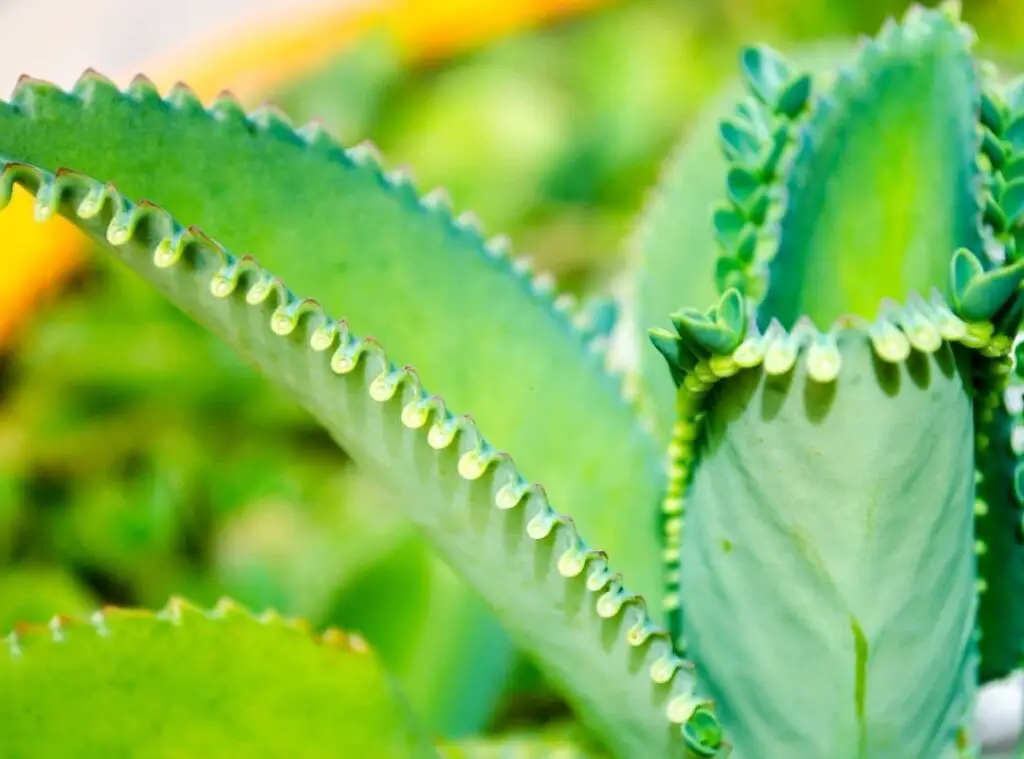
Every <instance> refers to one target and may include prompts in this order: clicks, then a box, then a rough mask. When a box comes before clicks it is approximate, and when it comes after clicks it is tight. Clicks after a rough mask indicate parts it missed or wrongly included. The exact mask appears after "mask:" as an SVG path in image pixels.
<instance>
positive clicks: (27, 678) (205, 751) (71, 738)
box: [0, 600, 437, 759]
mask: <svg viewBox="0 0 1024 759" xmlns="http://www.w3.org/2000/svg"><path fill="white" fill-rule="evenodd" d="M0 693H3V694H4V695H3V698H0V725H2V726H3V730H2V731H0V753H2V754H3V756H4V757H7V759H37V758H38V757H43V756H54V757H56V756H60V757H64V758H65V759H94V758H95V757H120V758H121V759H131V758H135V757H137V758H138V759H143V757H145V759H161V758H163V757H167V758H168V759H169V758H170V757H185V756H189V757H201V756H202V757H207V756H208V757H215V756H225V757H226V756H241V755H244V756H247V757H253V759H259V758H263V757H265V758H266V759H271V758H272V757H273V758H275V759H276V758H277V757H282V756H288V757H294V758H295V759H302V758H303V757H309V759H313V757H316V759H330V758H331V757H337V759H345V758H346V757H356V756H365V757H370V756H372V757H380V758H381V759H414V758H415V759H431V758H433V757H437V753H436V751H435V750H434V748H433V747H432V746H431V745H430V743H429V742H428V741H427V740H426V739H425V738H424V737H423V736H422V735H421V733H420V731H419V730H418V729H417V728H415V727H411V725H412V724H413V721H412V715H411V713H410V712H409V711H408V708H407V707H406V705H405V703H404V702H403V701H402V699H401V696H400V695H399V694H398V693H397V692H396V691H395V687H394V685H393V683H392V682H391V681H390V678H389V677H388V676H387V674H386V673H384V672H383V671H382V670H381V668H380V666H379V664H378V663H377V661H376V659H375V658H374V657H373V656H372V655H371V654H370V653H368V652H367V651H366V650H365V644H362V643H361V642H360V641H359V640H358V639H352V638H349V637H347V636H344V635H341V634H338V633H331V634H329V635H328V636H326V637H325V638H323V639H321V640H317V639H314V638H313V637H312V636H311V635H310V633H309V632H308V631H307V630H306V629H304V628H302V627H301V626H298V625H295V624H292V623H287V622H284V621H282V620H281V619H280V618H276V617H262V618H257V617H255V616H253V615H251V614H249V613H248V612H246V611H244V610H242V609H241V608H239V607H237V606H234V605H232V604H221V605H218V607H217V608H216V609H214V610H213V611H211V612H208V613H207V612H203V611H200V610H198V609H196V608H195V607H192V606H190V605H188V604H185V603H183V602H181V601H177V600H174V601H172V602H171V603H170V604H168V606H167V607H166V608H165V609H164V610H163V611H162V612H160V613H158V614H151V613H149V612H140V611H125V610H119V609H112V610H108V611H106V612H101V613H97V614H94V615H92V616H91V617H89V618H88V619H87V620H86V619H81V620H77V621H74V622H71V621H67V620H59V619H58V622H57V623H55V624H51V625H49V626H47V625H41V626H35V627H22V628H19V629H17V630H16V631H15V632H14V633H12V634H10V635H8V636H7V638H6V645H5V646H0Z"/></svg>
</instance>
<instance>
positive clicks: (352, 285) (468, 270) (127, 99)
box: [0, 72, 663, 590]
mask: <svg viewBox="0 0 1024 759" xmlns="http://www.w3.org/2000/svg"><path fill="white" fill-rule="evenodd" d="M0 135H2V136H0V154H2V155H6V156H7V157H9V158H11V159H12V160H24V161H28V162H31V163H34V164H37V165H39V166H41V167H42V168H45V169H47V170H49V171H51V172H55V171H56V170H57V169H58V168H60V167H72V168H74V169H76V170H78V171H81V172H83V173H85V174H88V175H90V176H93V177H96V178H98V179H99V180H100V181H102V182H107V181H116V182H117V183H118V187H119V188H120V189H121V191H123V192H124V193H126V195H127V196H129V197H133V198H145V199H147V200H151V201H153V202H155V203H158V204H160V205H161V206H162V207H165V208H167V210H168V211H169V212H170V213H172V214H173V215H174V216H175V217H177V218H181V219H187V220H190V222H193V223H197V224H201V225H202V229H203V232H205V233H206V234H208V235H210V236H211V237H213V238H215V239H217V240H221V241H223V242H224V244H226V245H228V246H230V247H231V248H232V249H234V250H237V251H240V252H244V253H246V254H250V255H252V256H254V257H255V258H256V259H257V260H258V261H259V262H260V264H261V265H263V266H266V267H267V268H269V269H270V270H272V271H274V272H275V274H277V275H279V276H281V277H282V278H284V280H285V281H287V282H288V283H289V285H290V286H292V287H294V288H296V289H297V290H298V291H300V292H304V293H315V294H316V295H317V297H318V298H319V299H320V302H322V303H323V304H324V306H325V307H326V308H329V309H332V310H336V311H338V312H341V313H344V314H345V316H346V318H349V319H351V320H352V321H353V322H354V323H356V324H359V325H361V329H363V330H366V331H367V332H369V333H370V334H372V335H373V337H375V338H376V339H379V340H380V341H381V342H382V343H383V344H385V345H387V346H388V348H389V350H391V351H393V352H394V354H395V355H396V356H397V357H398V358H399V360H401V361H402V362H407V363H409V364H412V365H414V366H416V367H417V370H418V372H419V373H420V374H421V376H422V378H423V380H424V382H426V383H427V384H429V385H430V386H431V387H438V388H441V389H443V390H444V392H445V398H446V399H447V400H448V401H449V402H450V403H452V404H453V405H455V406H456V407H458V408H469V409H473V412H474V418H475V419H476V420H477V421H478V422H480V423H481V424H482V425H483V426H484V427H485V428H486V429H488V430H491V432H490V434H491V436H492V438H493V440H494V443H495V444H496V445H500V446H502V447H503V448H506V449H509V450H515V451H517V452H519V453H518V455H519V457H520V459H521V461H520V465H521V466H522V467H523V469H524V471H526V472H529V473H530V476H531V477H534V478H536V479H538V480H540V481H543V482H544V484H545V488H547V490H548V491H549V492H550V493H551V495H552V497H554V498H555V499H557V500H559V501H572V502H575V503H578V504H579V512H578V513H576V514H574V517H575V518H576V519H577V520H579V522H580V524H581V525H582V526H583V527H584V529H586V530H587V532H588V534H590V535H592V536H594V537H595V539H597V540H600V541H601V544H602V545H603V546H605V547H607V548H608V549H609V550H611V551H614V552H615V553H616V554H621V555H622V557H623V559H622V560H623V565H624V566H623V568H624V569H625V570H626V571H628V572H629V573H630V575H631V576H632V577H634V578H635V579H634V582H635V583H636V584H637V587H638V588H639V589H641V590H653V589H654V588H656V587H657V582H656V577H657V573H656V572H655V571H653V570H652V569H651V568H649V567H648V566H647V562H646V560H645V559H646V556H647V555H649V553H650V552H651V551H654V550H656V547H655V542H654V531H653V530H644V529H635V527H634V515H633V514H632V513H631V511H630V510H629V509H607V508H602V504H605V503H609V502H613V503H626V502H630V503H654V502H655V501H656V499H657V493H658V489H659V488H660V486H661V480H662V476H663V475H662V472H661V468H660V466H659V465H658V451H657V448H656V447H655V446H654V443H653V441H652V440H651V439H650V438H649V436H648V435H647V434H646V433H645V432H643V430H642V429H641V428H640V426H639V425H638V422H637V420H636V418H635V410H634V409H633V407H632V406H631V405H630V404H628V403H626V402H624V401H623V399H622V398H621V387H620V381H619V380H617V379H615V378H613V377H611V376H609V375H607V374H606V373H605V372H604V371H603V363H602V361H603V357H602V356H601V355H600V354H595V353H593V352H592V351H591V350H590V349H589V342H588V340H587V339H586V335H584V334H582V333H580V332H579V331H577V330H575V329H574V327H573V326H572V323H571V322H572V318H571V317H572V315H571V314H567V313H565V312H564V311H562V310H560V309H558V308H556V307H555V305H554V297H555V296H554V294H553V293H551V292H549V291H547V290H545V289H543V288H544V286H545V285H544V284H543V283H542V282H536V283H535V282H533V280H532V279H531V276H530V273H529V272H526V273H521V272H520V271H518V270H517V269H516V267H515V264H514V262H513V261H512V260H511V259H510V258H509V257H508V255H507V251H506V250H505V248H504V245H505V242H504V241H503V240H501V239H497V238H496V239H492V240H491V241H490V242H489V243H485V240H484V238H483V237H481V235H480V233H479V232H478V230H477V229H476V228H475V223H474V220H473V219H472V217H471V216H469V215H459V216H456V215H455V214H454V213H453V212H452V211H451V209H449V208H448V207H447V206H446V205H445V204H444V200H443V198H442V197H441V196H440V195H436V194H435V195H430V196H428V197H426V198H421V197H420V196H419V194H418V192H417V190H416V189H415V188H414V187H413V185H412V183H411V181H410V178H409V176H408V174H406V173H403V172H401V171H394V172H385V171H384V170H383V169H381V167H380V166H379V164H378V163H377V160H376V158H375V156H374V153H373V151H372V150H371V149H369V148H367V147H365V146H361V147H359V148H358V149H352V150H349V151H347V152H346V151H344V150H342V149H341V148H339V147H338V146H337V145H336V144H335V143H334V142H333V141H332V140H331V138H330V137H329V136H328V135H327V134H325V133H324V132H323V131H322V130H318V128H317V127H316V126H315V125H314V126H311V127H309V128H307V129H304V130H302V131H301V132H296V131H294V130H293V129H292V127H291V126H290V125H289V124H288V122H287V120H286V119H285V117H284V116H283V115H282V114H281V113H279V112H277V111H276V110H273V109H261V110H258V111H256V112H255V113H253V114H252V115H251V117H249V118H247V117H246V116H245V114H244V112H243V111H242V110H241V108H240V107H239V106H238V104H237V103H235V102H234V101H232V100H230V99H227V98H221V99H219V100H218V101H216V102H215V103H214V104H213V105H211V107H210V108H209V110H204V108H203V107H202V105H201V104H200V103H199V102H198V101H197V100H196V99H195V98H194V96H193V95H192V94H191V93H190V92H189V91H188V90H187V89H185V88H183V87H179V88H177V89H175V90H174V91H173V92H172V93H170V95H168V97H167V99H166V100H163V99H161V98H160V96H159V94H158V93H157V91H156V90H155V89H154V88H153V87H152V85H151V84H149V83H148V82H146V81H145V80H144V79H136V80H135V82H134V83H133V85H132V86H131V87H130V89H129V91H128V92H127V93H121V92H119V91H118V90H117V89H116V88H115V87H114V86H113V85H111V84H110V83H109V82H107V81H106V80H104V79H103V78H102V77H100V76H99V75H97V74H95V73H91V72H90V73H88V74H86V75H85V76H83V78H82V79H81V80H80V81H79V82H78V84H77V85H76V86H75V88H74V90H73V92H71V93H65V92H62V91H61V90H60V89H58V88H57V87H55V86H53V85H50V84H47V83H43V82H39V81H34V80H23V81H22V83H21V84H20V86H19V87H18V88H17V90H16V92H15V94H14V95H13V96H12V98H11V102H10V104H9V105H2V106H0ZM127 145H131V148H130V149H128V148H126V146H127ZM90 202H92V201H91V200H90ZM409 241H415V242H414V243H413V244H410V242H409ZM456 303H457V304H458V306H459V307H458V308H453V304H456ZM556 365H557V366H558V367H559V371H557V372H552V371H551V367H552V366H556ZM552 422H554V423H552ZM532 430H541V431H540V432H533V431H532ZM583 430H585V431H586V434H585V435H581V434H580V432H581V431H583Z"/></svg>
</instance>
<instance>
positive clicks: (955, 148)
mask: <svg viewBox="0 0 1024 759" xmlns="http://www.w3.org/2000/svg"><path fill="white" fill-rule="evenodd" d="M980 98H981V92H980V85H979V80H978V76H977V74H976V72H975V67H974V62H973V59H972V58H971V55H970V41H969V39H968V36H967V34H966V32H965V31H964V29H963V28H961V26H960V25H959V23H958V22H957V21H955V20H953V19H951V18H950V17H949V15H948V14H947V13H946V12H944V11H931V10H923V9H921V8H916V9H915V10H913V11H912V12H911V13H909V14H908V17H907V19H906V20H905V21H904V22H903V23H902V24H900V25H896V24H890V25H889V26H887V27H886V29H885V30H884V31H883V32H882V34H881V35H880V36H879V37H878V38H877V39H875V40H873V41H871V42H870V43H869V44H868V45H867V46H866V47H865V49H864V50H863V51H862V53H861V56H860V58H859V60H858V62H857V63H856V64H854V65H853V66H852V67H850V68H848V69H845V70H844V71H843V72H842V73H841V74H840V77H839V80H838V82H837V84H836V86H835V88H834V90H833V91H832V92H831V93H828V94H825V95H823V96H821V97H820V98H817V99H816V100H815V102H814V109H815V113H814V115H813V117H812V119H811V122H810V123H809V124H808V126H807V128H806V130H805V131H804V133H803V134H802V136H801V141H800V145H799V149H798V152H797V154H796V156H795V157H794V160H793V167H792V170H791V173H790V175H789V178H788V181H787V187H786V189H787V196H788V201H787V205H786V208H785V212H784V214H783V216H782V219H781V222H780V239H779V243H778V251H777V253H776V255H775V257H774V258H773V259H772V261H771V263H770V265H769V269H768V278H769V281H768V290H767V294H766V295H765V298H764V301H763V302H762V303H761V306H760V308H759V309H758V318H759V321H760V326H761V328H762V329H764V328H766V327H767V325H768V323H769V322H770V320H771V319H778V320H779V321H780V322H781V323H782V325H783V326H784V327H786V328H791V327H792V326H793V325H794V324H795V323H796V321H797V319H798V318H799V317H800V316H802V315H806V316H808V317H810V318H811V319H812V320H813V321H814V323H815V324H816V325H817V326H818V327H819V328H821V329H825V328H826V327H827V326H828V325H830V324H831V323H832V322H833V321H834V320H835V319H837V318H839V317H840V316H842V315H844V314H853V315H857V316H860V317H863V318H865V319H874V318H875V317H876V316H877V313H878V308H879V304H880V303H881V301H882V300H883V299H885V298H890V299H893V300H896V301H899V302H904V301H906V300H907V298H908V297H909V296H910V295H911V294H912V293H916V294H918V295H921V296H923V297H928V296H929V295H930V294H931V292H932V290H933V289H938V290H939V291H940V292H941V293H942V294H943V295H945V296H946V297H947V299H948V298H949V297H950V295H951V293H950V291H949V286H948V271H949V269H948V267H949V261H950V257H951V256H952V255H953V252H954V251H955V250H957V249H958V248H967V249H968V250H970V251H972V252H975V253H978V254H981V251H982V247H983V246H982V241H981V233H980V229H979V226H978V214H979V212H980V210H981V208H980V205H979V199H978V194H977V193H978V190H977V188H978V184H979V170H978V168H977V153H978V136H977V132H978V113H979V109H980Z"/></svg>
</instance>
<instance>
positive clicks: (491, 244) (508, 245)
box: [484, 234, 512, 258]
mask: <svg viewBox="0 0 1024 759" xmlns="http://www.w3.org/2000/svg"><path fill="white" fill-rule="evenodd" d="M484 250H485V251H486V252H487V255H489V256H491V257H492V258H508V257H510V256H511V254H512V240H511V238H510V237H509V236H508V235H505V234H499V235H494V236H493V237H490V238H488V240H487V242H486V243H485V244H484Z"/></svg>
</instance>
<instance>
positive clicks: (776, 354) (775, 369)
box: [762, 319, 800, 376]
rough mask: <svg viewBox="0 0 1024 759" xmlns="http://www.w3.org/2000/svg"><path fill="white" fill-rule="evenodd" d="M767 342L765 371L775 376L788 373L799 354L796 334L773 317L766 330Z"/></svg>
mask: <svg viewBox="0 0 1024 759" xmlns="http://www.w3.org/2000/svg"><path fill="white" fill-rule="evenodd" d="M765 342H766V345H765V351H764V362H763V364H762V366H763V367H764V371H765V373H766V374H770V375H774V376H781V375H783V374H788V373H789V372H790V371H791V370H792V369H793V366H794V365H795V364H796V359H797V355H798V354H799V348H800V345H799V342H798V341H797V340H796V339H795V336H794V335H791V334H789V333H787V332H786V330H785V329H784V328H783V326H782V324H781V323H780V322H779V321H778V320H776V319H773V320H772V322H771V323H770V324H769V326H768V330H767V332H765Z"/></svg>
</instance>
